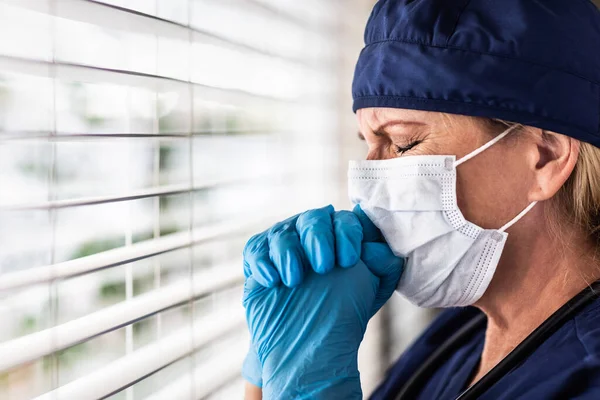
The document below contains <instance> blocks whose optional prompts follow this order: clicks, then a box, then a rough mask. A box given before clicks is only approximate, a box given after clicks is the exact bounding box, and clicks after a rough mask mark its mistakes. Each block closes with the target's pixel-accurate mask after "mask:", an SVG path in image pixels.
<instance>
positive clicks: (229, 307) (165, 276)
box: [0, 0, 364, 400]
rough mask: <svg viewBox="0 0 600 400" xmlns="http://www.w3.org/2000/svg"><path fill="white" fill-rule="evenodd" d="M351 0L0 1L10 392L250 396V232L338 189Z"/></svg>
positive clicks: (5, 391)
mask: <svg viewBox="0 0 600 400" xmlns="http://www.w3.org/2000/svg"><path fill="white" fill-rule="evenodd" d="M340 8H341V4H340V3H339V2H337V1H334V0H330V1H323V0H306V1H302V2H297V1H292V0H105V1H92V0H0V318H1V319H2V321H3V323H2V324H1V326H0V393H1V394H2V395H1V396H0V397H2V398H9V399H29V398H39V399H53V400H54V399H77V400H80V399H98V398H111V399H128V400H129V399H164V398H208V397H211V396H212V398H219V397H220V398H231V396H232V395H233V396H240V395H241V394H240V393H241V392H240V388H241V385H242V382H241V380H240V368H241V361H242V360H243V357H244V354H245V351H246V347H247V340H248V338H247V333H246V328H245V324H244V318H243V310H241V306H240V299H241V285H242V283H243V275H242V268H241V250H242V248H243V245H244V243H245V241H246V240H247V239H248V238H249V236H250V235H251V234H253V233H256V232H258V231H260V230H262V229H265V228H266V227H268V226H270V225H271V224H272V223H273V222H275V221H277V220H280V219H282V218H285V217H287V216H289V215H292V214H295V213H297V212H299V211H302V210H305V209H308V208H311V207H315V206H322V205H324V204H327V203H328V202H330V201H331V198H332V197H336V198H337V197H338V196H339V191H340V189H339V188H340V185H339V182H338V181H339V175H338V170H337V169H336V167H337V165H338V164H337V163H338V159H337V156H336V155H335V149H336V148H337V146H336V140H337V137H336V135H337V132H336V129H337V128H336V126H337V123H338V118H339V116H338V96H339V93H338V92H339V82H338V77H337V75H336V71H337V69H338V67H339V66H340V53H341V51H340V45H341V42H340V41H341V39H340V36H339V26H338V25H339V21H338V15H339V13H340V12H341V10H340ZM346 11H348V10H346ZM363 11H364V10H363ZM351 13H352V11H350V12H349V14H351ZM361 17H362V15H361ZM349 67H351V66H349ZM344 95H346V93H344Z"/></svg>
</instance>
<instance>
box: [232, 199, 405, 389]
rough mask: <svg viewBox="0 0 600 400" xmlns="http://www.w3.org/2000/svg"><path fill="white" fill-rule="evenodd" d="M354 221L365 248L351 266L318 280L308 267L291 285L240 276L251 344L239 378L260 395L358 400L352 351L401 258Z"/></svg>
mask: <svg viewBox="0 0 600 400" xmlns="http://www.w3.org/2000/svg"><path fill="white" fill-rule="evenodd" d="M355 211H356V210H355ZM357 218H358V220H359V221H361V222H363V223H364V224H365V226H363V231H364V236H365V237H364V240H365V243H363V244H362V246H361V253H362V255H361V258H362V261H359V262H358V263H357V264H356V265H355V266H354V267H353V268H347V269H342V268H334V269H332V270H331V271H330V273H329V274H326V275H324V276H321V275H319V274H317V273H316V272H315V271H314V270H313V269H308V270H307V271H305V272H304V274H305V276H304V282H303V283H302V284H301V285H300V286H298V287H295V288H289V287H287V286H285V285H279V286H276V287H272V288H266V287H264V286H262V285H261V284H259V283H258V282H257V280H256V279H255V278H254V276H253V275H252V274H250V275H248V276H247V279H246V284H245V288H244V306H245V308H246V318H247V321H248V326H249V328H250V334H251V337H252V342H251V351H250V352H249V354H248V357H247V358H246V361H245V363H244V368H243V375H244V377H245V378H246V379H247V380H249V381H250V382H251V383H254V384H255V385H257V386H261V384H262V387H263V398H265V399H275V398H316V399H331V398H343V399H346V398H350V399H353V398H356V399H358V398H362V392H361V388H360V379H359V373H358V366H357V356H358V348H359V346H360V343H361V341H362V338H363V335H364V332H365V330H366V326H367V323H368V321H369V319H370V318H371V317H372V316H373V315H374V314H375V313H376V312H377V311H378V310H379V308H380V307H381V306H382V305H383V304H384V303H385V301H387V299H388V298H389V297H390V296H391V295H392V293H393V291H394V289H395V288H396V286H397V283H398V280H399V279H400V275H401V273H402V267H403V261H402V260H401V259H399V258H397V257H395V256H394V255H393V253H392V252H391V250H390V249H389V247H388V246H387V245H386V244H385V243H383V242H382V241H381V236H380V234H379V231H378V230H377V229H376V228H375V227H374V226H373V225H372V224H371V222H370V221H368V218H366V216H364V214H362V213H361V212H360V211H358V212H357ZM365 218H366V220H365ZM250 268H251V265H250ZM261 368H262V381H261V372H260V369H261Z"/></svg>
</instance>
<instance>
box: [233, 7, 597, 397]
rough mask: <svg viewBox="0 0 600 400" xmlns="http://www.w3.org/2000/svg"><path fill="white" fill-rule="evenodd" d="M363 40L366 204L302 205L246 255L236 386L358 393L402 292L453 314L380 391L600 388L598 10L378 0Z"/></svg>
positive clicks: (360, 180) (360, 84) (275, 391)
mask: <svg viewBox="0 0 600 400" xmlns="http://www.w3.org/2000/svg"><path fill="white" fill-rule="evenodd" d="M365 39H366V47H365V48H364V50H363V51H362V53H361V55H360V58H359V61H358V64H357V68H356V75H355V80H354V84H353V95H354V109H355V111H356V112H357V117H358V123H359V127H360V136H361V137H362V138H363V139H364V140H365V141H366V143H367V145H368V149H369V151H368V154H367V160H368V161H363V162H355V163H353V164H351V168H350V171H349V178H350V180H349V186H350V196H351V199H352V201H353V202H354V203H356V204H358V207H357V208H356V209H355V210H354V212H347V211H346V212H344V211H340V212H334V211H333V209H332V208H331V207H326V208H324V209H319V210H312V211H308V212H306V213H302V214H300V215H298V216H295V217H292V218H290V219H288V220H286V221H283V222H281V223H279V224H276V225H275V226H274V227H273V228H271V229H270V230H268V231H266V232H263V233H262V234H259V235H256V236H254V237H253V238H252V239H251V240H250V241H249V243H248V245H247V246H246V249H245V252H244V260H245V264H244V268H245V273H246V277H247V280H246V286H245V294H244V305H245V307H246V314H247V320H248V325H249V328H250V333H251V337H252V342H251V348H250V351H249V354H248V357H247V359H246V362H245V365H244V371H243V372H244V376H245V377H246V379H247V380H248V381H249V382H250V383H251V384H249V386H248V389H247V397H248V398H260V396H261V389H259V388H258V386H262V396H263V397H264V398H269V399H271V398H318V399H338V398H339V399H345V398H360V397H361V390H360V381H359V375H358V370H357V367H356V355H357V351H358V346H359V345H360V341H361V340H362V336H363V334H364V331H365V328H366V324H367V321H368V319H369V318H370V317H371V316H372V315H373V314H374V313H375V312H376V311H377V310H378V309H379V307H381V305H382V304H383V303H384V302H385V301H386V300H387V299H388V298H389V296H390V295H391V293H392V291H393V290H394V288H397V290H398V291H399V292H400V294H402V295H404V296H405V297H407V298H408V299H409V300H410V301H412V302H413V303H415V304H417V305H421V306H425V307H447V308H449V310H447V311H445V312H443V313H442V314H441V316H440V317H439V318H438V319H437V320H436V321H434V322H433V324H432V325H431V326H430V327H429V329H427V330H426V332H425V333H424V334H423V335H422V336H421V337H420V338H419V339H417V341H416V342H415V343H414V344H413V345H412V346H411V347H410V348H409V349H408V350H407V351H406V352H405V354H404V355H403V356H402V357H401V358H400V359H399V360H398V362H397V363H396V365H394V366H393V368H392V369H391V370H390V371H389V373H388V376H387V378H386V380H385V381H384V382H383V383H382V384H381V385H380V387H379V388H378V389H377V391H376V392H375V394H374V395H373V398H376V399H388V398H389V399H394V398H396V397H397V396H398V395H402V396H404V397H402V398H410V399H455V398H457V397H459V396H460V395H461V393H463V392H464V391H465V390H466V389H468V388H470V387H471V388H472V389H475V388H477V391H476V392H475V391H471V392H470V393H471V396H473V393H477V395H476V397H477V398H481V399H516V398H523V399H524V398H527V399H532V398H533V399H565V398H578V399H598V398H600V324H599V323H600V300H597V296H595V295H594V293H593V292H592V291H590V290H589V289H586V287H588V286H589V285H592V284H593V283H594V282H595V281H596V280H598V279H599V278H600V262H598V260H597V256H596V254H597V251H598V249H600V149H598V148H597V147H595V146H599V145H600V122H599V121H600V51H598V50H599V49H598V46H599V45H600V12H599V11H598V9H597V8H596V7H595V6H594V5H593V4H592V3H591V2H590V1H587V0H570V1H564V0H539V1H532V0H504V1H501V2H492V1H484V0H479V1H458V0H420V1H392V0H381V1H379V2H378V3H377V5H376V6H375V9H374V10H373V13H372V15H371V17H370V19H369V22H368V25H367V31H366V34H365ZM508 121H510V122H508ZM336 264H337V265H338V266H335V265H336ZM579 293H582V295H578V294H579ZM582 296H583V297H582ZM573 298H575V300H572V299H573ZM582 299H586V300H585V301H582ZM468 306H474V307H468ZM555 313H557V314H555ZM553 314H555V315H554V317H553V318H549V317H550V316H552V315H553ZM558 316H560V317H561V318H560V320H559V323H554V325H552V326H551V328H549V329H546V328H547V327H548V326H549V325H548V323H549V322H548V321H555V320H556V318H555V317H558ZM540 326H541V327H542V328H541V329H538V328H540ZM457 332H460V335H459V336H460V337H461V338H462V339H461V340H459V341H453V339H452V340H450V342H451V343H452V344H451V345H447V344H448V343H449V338H451V337H454V335H455V334H457ZM532 338H533V339H535V340H532ZM530 342H535V343H534V345H533V346H531V345H530V344H531V343H530ZM525 345H528V349H529V350H528V351H527V352H525V353H524V352H513V350H514V349H515V348H517V347H519V348H523V347H524V346H525ZM440 348H441V349H444V357H437V356H436V355H435V354H434V353H436V351H440V350H439V349H440ZM511 352H512V353H511ZM515 353H519V354H520V356H519V357H520V358H517V359H516V361H515V357H514V356H515ZM432 357H433V358H432ZM432 360H434V361H432ZM424 365H425V366H427V367H426V370H425V371H424V373H417V372H418V371H419V369H420V368H423V366H424ZM506 365H508V366H509V368H505V366H506ZM502 368H504V372H503V373H502V374H500V376H496V375H497V373H496V372H497V371H500V370H501V369H502ZM421 372H423V371H421ZM415 375H417V376H418V379H415V378H414V376H415ZM491 376H494V379H491V378H490V377H491ZM482 382H484V383H485V384H483V383H482ZM482 388H483V389H482Z"/></svg>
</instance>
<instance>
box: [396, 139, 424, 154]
mask: <svg viewBox="0 0 600 400" xmlns="http://www.w3.org/2000/svg"><path fill="white" fill-rule="evenodd" d="M419 144H421V140H417V141H414V142H411V143H409V144H408V145H406V146H404V147H402V146H396V145H394V147H395V152H396V154H400V155H401V154H404V153H406V152H407V151H409V150H411V149H412V148H413V147H415V146H418V145H419Z"/></svg>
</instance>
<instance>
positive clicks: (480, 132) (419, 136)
mask: <svg viewBox="0 0 600 400" xmlns="http://www.w3.org/2000/svg"><path fill="white" fill-rule="evenodd" d="M357 117H358V123H359V127H360V133H359V136H360V137H361V139H362V138H363V137H364V140H365V142H366V143H367V146H368V154H367V159H369V160H385V159H390V158H395V157H410V156H416V155H455V156H456V158H457V159H458V158H461V157H463V156H465V155H466V154H468V153H470V152H472V151H473V150H475V149H477V148H478V147H480V146H482V145H484V144H485V143H487V142H488V141H490V140H491V139H493V138H494V136H496V135H497V134H499V133H501V132H502V131H503V130H504V129H506V128H507V127H506V126H504V125H500V124H498V126H497V127H494V126H491V125H490V124H489V123H488V122H485V120H483V119H479V118H471V117H465V116H451V117H450V118H448V116H447V115H444V114H443V113H438V112H429V111H417V110H405V109H397V108H366V109H360V110H358V112H357ZM531 146H535V139H534V138H533V137H532V136H530V135H527V134H525V133H516V134H515V135H510V134H509V135H508V136H507V137H505V138H503V139H502V140H500V141H499V142H498V143H496V144H494V145H493V146H492V147H490V148H489V149H487V150H485V151H484V152H483V153H481V154H479V155H477V156H476V157H474V158H473V159H471V160H469V161H467V162H465V163H464V164H461V165H460V166H458V167H457V174H458V176H457V197H458V205H459V207H460V209H461V211H462V213H463V215H464V216H465V218H466V219H467V220H469V221H471V222H473V223H475V224H477V225H479V226H481V227H483V228H488V229H493V228H500V227H501V226H502V225H504V224H505V223H506V222H508V221H510V220H511V219H512V218H514V217H515V216H516V215H517V214H518V213H519V212H521V211H522V210H523V209H524V208H525V207H526V206H527V205H528V204H529V203H530V199H528V193H530V191H531V189H532V185H535V179H534V176H533V172H532V168H531V166H532V164H533V165H535V160H532V156H531V154H532V152H531Z"/></svg>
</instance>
